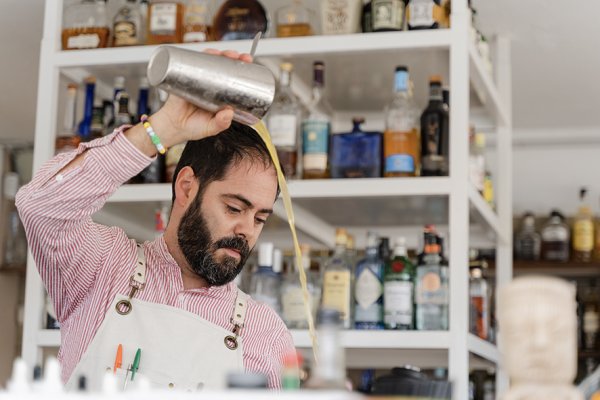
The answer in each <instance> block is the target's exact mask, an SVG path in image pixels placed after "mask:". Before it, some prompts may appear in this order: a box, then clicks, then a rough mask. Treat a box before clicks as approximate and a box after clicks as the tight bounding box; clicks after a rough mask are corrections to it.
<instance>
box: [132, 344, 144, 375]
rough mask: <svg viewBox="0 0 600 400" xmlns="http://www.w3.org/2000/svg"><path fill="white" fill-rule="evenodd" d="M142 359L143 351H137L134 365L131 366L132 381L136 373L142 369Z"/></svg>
mask: <svg viewBox="0 0 600 400" xmlns="http://www.w3.org/2000/svg"><path fill="white" fill-rule="evenodd" d="M141 357H142V349H137V351H136V352H135V358H134V359H133V365H132V366H131V380H132V381H133V378H135V373H136V372H137V370H138V369H139V368H140V358H141Z"/></svg>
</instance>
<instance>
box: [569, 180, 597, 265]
mask: <svg viewBox="0 0 600 400" xmlns="http://www.w3.org/2000/svg"><path fill="white" fill-rule="evenodd" d="M586 195H587V189H586V188H581V190H580V191H579V200H580V205H579V209H578V210H577V214H576V215H575V219H574V221H573V254H572V258H573V261H576V262H590V261H592V256H593V254H594V216H593V214H592V209H591V208H590V206H589V205H588V204H587V203H586Z"/></svg>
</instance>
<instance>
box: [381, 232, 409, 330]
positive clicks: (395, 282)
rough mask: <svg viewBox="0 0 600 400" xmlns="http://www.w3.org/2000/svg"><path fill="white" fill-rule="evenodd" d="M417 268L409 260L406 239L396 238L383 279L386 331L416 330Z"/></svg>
mask: <svg viewBox="0 0 600 400" xmlns="http://www.w3.org/2000/svg"><path fill="white" fill-rule="evenodd" d="M414 283H415V266H414V264H413V263H412V261H411V260H410V259H409V258H408V254H407V251H406V239H405V238H403V237H398V238H396V241H395V245H394V252H393V256H392V259H391V260H389V261H388V262H387V263H386V266H385V274H384V278H383V309H384V323H385V328H386V329H398V330H411V329H414V307H413V302H414V293H415V284H414Z"/></svg>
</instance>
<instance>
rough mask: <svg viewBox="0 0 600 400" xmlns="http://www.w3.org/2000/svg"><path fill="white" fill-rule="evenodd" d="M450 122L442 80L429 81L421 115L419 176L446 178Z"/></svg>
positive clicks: (433, 77)
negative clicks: (425, 105)
mask: <svg viewBox="0 0 600 400" xmlns="http://www.w3.org/2000/svg"><path fill="white" fill-rule="evenodd" d="M449 128H450V120H449V114H448V109H447V108H446V107H445V106H444V102H443V96H442V78H441V77H440V76H437V75H434V76H432V77H431V78H430V80H429V104H428V105H427V108H425V110H424V111H423V114H421V175H422V176H447V175H448V155H449V154H448V150H449V147H448V145H449V136H448V132H449Z"/></svg>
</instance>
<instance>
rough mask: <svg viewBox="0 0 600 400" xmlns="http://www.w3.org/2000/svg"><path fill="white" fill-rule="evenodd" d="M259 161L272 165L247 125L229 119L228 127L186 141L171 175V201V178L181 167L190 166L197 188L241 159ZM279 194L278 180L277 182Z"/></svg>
mask: <svg viewBox="0 0 600 400" xmlns="http://www.w3.org/2000/svg"><path fill="white" fill-rule="evenodd" d="M246 158H248V159H251V160H252V162H253V163H257V162H261V163H262V164H263V165H264V167H265V168H269V166H271V165H273V161H272V160H271V156H270V155H269V151H268V150H267V146H266V145H265V143H264V142H263V140H262V138H261V137H260V136H259V135H258V133H257V132H256V131H255V130H254V129H253V128H251V127H249V126H247V125H244V124H241V123H239V122H235V121H232V123H231V126H230V127H229V128H227V129H226V130H224V131H223V132H221V133H219V134H218V135H215V136H210V137H207V138H204V139H200V140H190V141H189V142H187V144H186V146H185V149H184V150H183V153H182V154H181V158H180V159H179V162H178V163H177V167H176V168H175V173H174V174H173V185H172V190H173V201H175V181H176V180H177V175H179V171H181V169H182V168H184V167H188V166H189V167H191V168H192V170H193V171H194V175H195V176H196V178H197V179H198V180H199V181H200V184H201V189H200V192H203V188H206V186H207V185H208V184H209V183H211V182H214V181H219V180H222V179H223V178H224V177H225V175H226V174H227V171H228V170H229V168H230V167H231V166H232V165H233V164H234V163H236V162H239V161H241V160H243V159H246ZM277 195H279V183H278V184H277Z"/></svg>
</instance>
